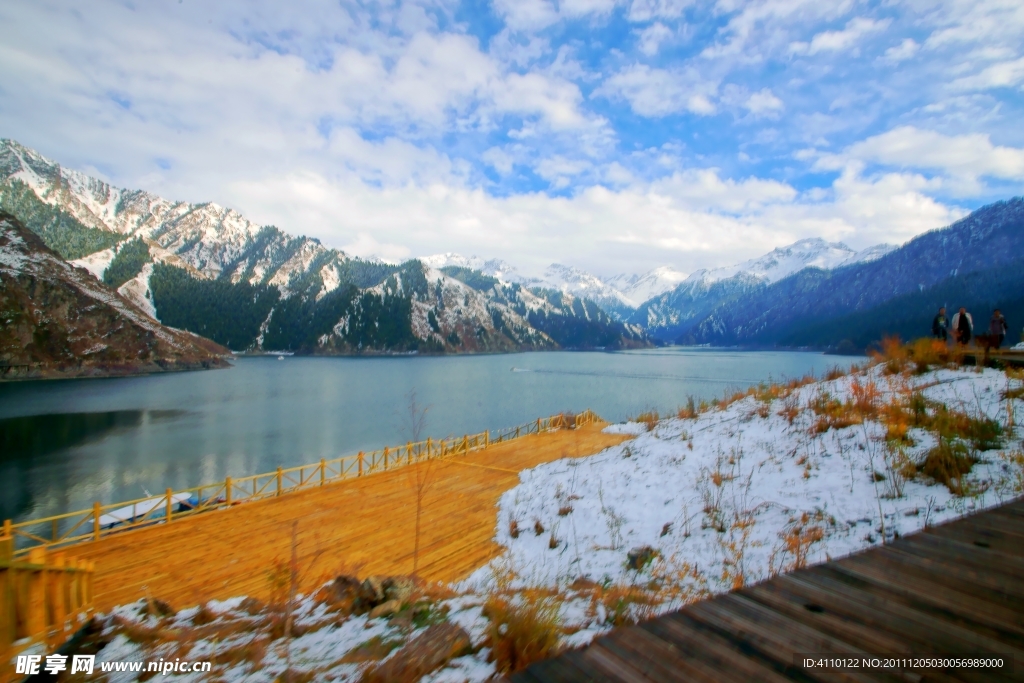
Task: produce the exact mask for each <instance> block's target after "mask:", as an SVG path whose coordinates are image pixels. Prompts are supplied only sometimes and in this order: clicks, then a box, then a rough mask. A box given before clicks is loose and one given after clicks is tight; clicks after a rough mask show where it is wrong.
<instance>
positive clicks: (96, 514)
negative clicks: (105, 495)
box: [92, 500, 100, 541]
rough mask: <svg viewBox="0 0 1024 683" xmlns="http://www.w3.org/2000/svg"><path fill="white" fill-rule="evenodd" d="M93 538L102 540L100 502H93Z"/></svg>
mask: <svg viewBox="0 0 1024 683" xmlns="http://www.w3.org/2000/svg"><path fill="white" fill-rule="evenodd" d="M92 540H94V541H98V540H100V502H99V501H98V500H97V501H96V502H95V503H93V504H92Z"/></svg>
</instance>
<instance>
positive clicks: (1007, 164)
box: [816, 126, 1024, 183]
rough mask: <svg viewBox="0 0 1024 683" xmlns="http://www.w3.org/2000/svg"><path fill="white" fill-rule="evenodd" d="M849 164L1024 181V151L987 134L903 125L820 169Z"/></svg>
mask: <svg viewBox="0 0 1024 683" xmlns="http://www.w3.org/2000/svg"><path fill="white" fill-rule="evenodd" d="M850 162H862V163H875V164H881V165H883V166H894V167H900V168H918V169H929V170H932V171H939V172H941V173H944V174H946V175H947V176H950V177H952V178H954V179H958V180H960V181H968V182H972V183H973V182H974V181H976V180H977V179H978V178H980V177H986V176H987V177H992V178H1001V179H1008V180H1024V149H1018V148H1015V147H1004V146H998V145H993V144H992V141H991V139H990V138H989V136H988V135H985V134H981V133H971V134H966V135H943V134H942V133H937V132H934V131H929V130H920V129H918V128H914V127H913V126H901V127H899V128H894V129H893V130H890V131H888V132H886V133H882V134H881V135H876V136H873V137H870V138H867V139H866V140H863V141H861V142H857V143H855V144H853V145H850V146H849V147H847V148H846V149H845V150H843V151H842V153H840V154H837V155H824V156H822V157H821V158H820V159H819V160H818V161H817V163H816V168H819V169H839V168H844V167H846V166H848V165H849V164H850Z"/></svg>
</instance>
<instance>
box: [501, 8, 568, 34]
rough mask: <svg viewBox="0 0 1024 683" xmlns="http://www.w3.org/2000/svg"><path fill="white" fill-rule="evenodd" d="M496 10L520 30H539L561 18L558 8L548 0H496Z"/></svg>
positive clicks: (508, 23)
mask: <svg viewBox="0 0 1024 683" xmlns="http://www.w3.org/2000/svg"><path fill="white" fill-rule="evenodd" d="M494 11H495V12H497V13H498V14H499V15H500V16H501V17H502V18H503V19H504V20H505V23H506V24H507V25H508V27H509V28H511V29H513V30H518V31H537V30H540V29H543V28H547V27H548V26H551V25H552V24H554V23H556V22H557V21H558V19H559V17H558V10H556V9H555V6H554V5H553V4H552V3H551V2H548V0H494Z"/></svg>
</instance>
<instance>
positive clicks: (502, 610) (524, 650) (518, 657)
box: [484, 593, 561, 674]
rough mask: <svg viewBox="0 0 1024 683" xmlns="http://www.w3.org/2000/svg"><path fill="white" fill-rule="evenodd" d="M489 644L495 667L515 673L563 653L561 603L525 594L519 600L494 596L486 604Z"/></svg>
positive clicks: (501, 670)
mask: <svg viewBox="0 0 1024 683" xmlns="http://www.w3.org/2000/svg"><path fill="white" fill-rule="evenodd" d="M484 615H485V616H486V617H487V619H488V622H489V623H488V627H487V644H488V647H490V648H491V657H492V658H493V659H494V666H495V668H496V669H497V670H498V671H499V672H500V673H503V674H508V673H513V672H515V671H519V670H521V669H524V668H526V667H528V666H529V665H530V664H533V663H534V662H539V661H541V660H543V659H549V658H551V657H553V656H555V655H556V654H558V652H559V649H560V648H559V642H560V637H561V628H560V627H559V621H558V604H557V602H555V601H553V600H551V599H549V598H546V597H544V596H537V595H531V594H529V593H523V594H521V595H520V596H519V598H518V599H515V598H510V597H506V596H503V595H492V596H491V597H490V598H489V599H488V600H487V603H486V604H485V605H484Z"/></svg>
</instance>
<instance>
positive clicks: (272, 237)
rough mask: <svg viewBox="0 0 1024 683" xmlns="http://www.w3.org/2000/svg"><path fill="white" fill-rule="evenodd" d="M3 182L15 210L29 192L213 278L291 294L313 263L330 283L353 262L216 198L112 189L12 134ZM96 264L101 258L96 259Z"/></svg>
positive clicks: (5, 144) (5, 147)
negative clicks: (197, 200) (183, 198)
mask: <svg viewBox="0 0 1024 683" xmlns="http://www.w3.org/2000/svg"><path fill="white" fill-rule="evenodd" d="M0 186H2V187H3V189H4V196H3V200H4V201H3V203H4V205H13V206H12V207H11V208H12V209H14V211H15V213H18V211H17V209H18V208H19V207H18V204H19V203H21V204H24V203H25V202H26V200H29V197H28V196H27V194H28V192H30V193H31V195H33V196H34V198H35V199H36V200H38V201H40V202H42V203H43V204H44V205H46V206H48V207H51V208H52V209H56V210H59V211H60V212H61V213H63V214H65V215H66V216H67V217H70V218H71V219H73V220H74V221H76V222H77V223H78V224H79V225H80V226H82V227H84V228H87V229H92V230H97V231H102V232H107V233H114V235H113V237H112V239H117V238H118V237H120V238H122V239H127V238H129V237H141V238H143V239H145V240H147V241H151V242H153V243H154V244H155V245H156V246H157V247H158V249H159V251H161V252H162V253H161V254H160V255H158V258H159V257H161V256H163V255H165V254H167V255H175V256H177V257H179V258H180V259H181V260H182V261H184V262H185V263H187V264H188V265H189V266H190V267H191V268H194V269H195V270H196V271H198V272H199V273H201V274H202V275H203V276H204V277H207V278H210V279H215V278H227V279H230V281H231V282H240V281H244V282H249V283H251V284H256V283H262V284H270V285H275V286H277V287H279V288H281V290H282V291H283V292H284V293H285V294H290V293H291V292H290V289H289V285H290V283H291V282H292V280H293V278H301V277H302V276H303V275H306V274H307V273H309V272H310V271H311V270H313V269H315V270H317V271H322V273H321V275H322V278H323V279H324V280H325V281H326V282H325V284H326V283H329V282H331V281H332V280H333V279H336V275H337V272H338V269H339V266H340V265H341V264H343V263H344V262H345V261H347V260H349V259H348V257H347V256H346V255H345V254H344V253H342V252H339V251H336V250H333V249H327V248H325V247H324V246H323V245H321V244H320V242H319V241H318V240H316V239H314V238H310V237H293V236H291V235H288V234H286V233H284V232H282V231H281V230H279V229H278V228H275V227H274V226H261V225H257V224H255V223H253V222H251V221H249V220H248V219H246V218H245V217H244V216H242V215H241V214H240V213H238V212H237V211H235V210H233V209H228V208H225V207H223V206H220V205H218V204H215V203H212V202H209V203H205V204H191V203H187V202H173V201H170V200H167V199H164V198H162V197H159V196H156V195H153V194H150V193H148V192H144V191H141V190H126V189H123V188H118V187H114V186H112V185H110V184H108V183H106V182H104V181H102V180H98V179H96V178H92V177H90V176H88V175H86V174H84V173H81V172H79V171H75V170H71V169H66V168H64V167H62V166H60V165H59V164H57V163H56V162H53V161H51V160H49V159H46V158H45V157H43V156H42V155H40V154H38V153H37V152H35V151H33V150H31V149H28V148H27V147H24V146H22V145H20V144H18V143H17V142H14V141H13V140H0ZM19 200H20V201H19ZM111 246H112V245H111ZM97 251H100V250H97ZM91 255H92V253H86V254H80V255H73V256H72V258H76V257H85V256H91ZM110 256H111V257H112V254H110ZM94 263H98V262H97V261H96V260H95V259H94ZM332 276H334V277H332Z"/></svg>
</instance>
